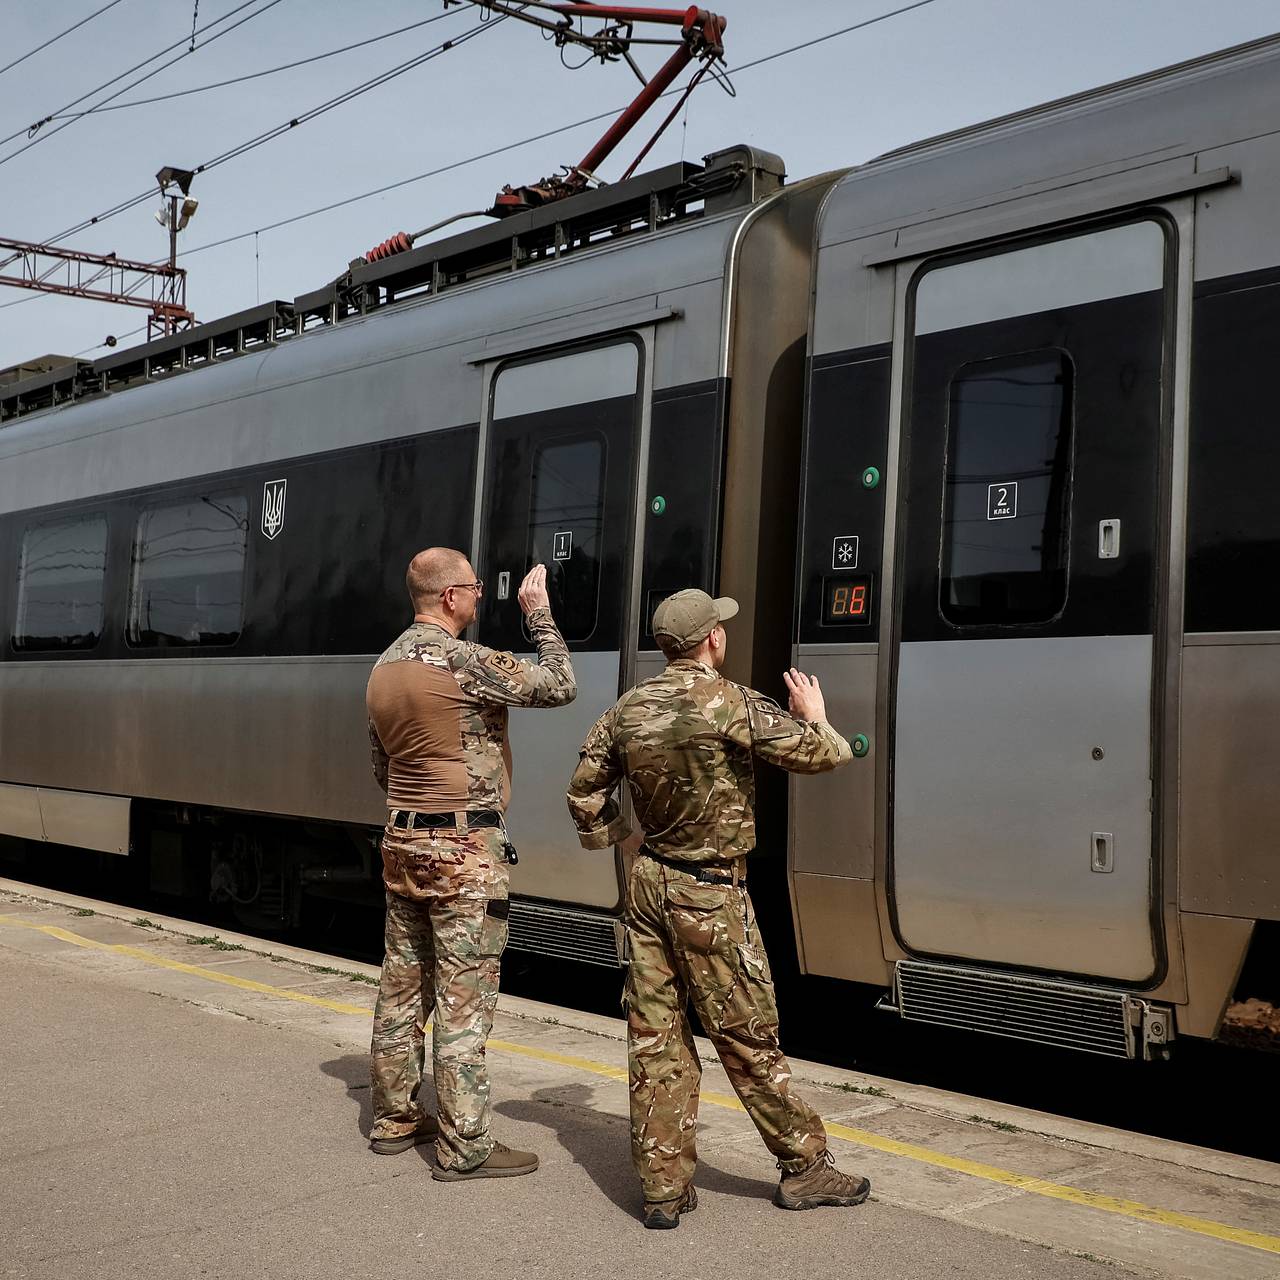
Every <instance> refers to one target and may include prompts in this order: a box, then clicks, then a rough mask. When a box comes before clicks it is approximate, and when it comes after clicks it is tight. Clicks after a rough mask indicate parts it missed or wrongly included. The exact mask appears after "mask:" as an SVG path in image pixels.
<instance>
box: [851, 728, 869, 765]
mask: <svg viewBox="0 0 1280 1280" xmlns="http://www.w3.org/2000/svg"><path fill="white" fill-rule="evenodd" d="M849 745H850V746H851V747H852V748H853V754H854V755H855V756H857V757H858V759H859V760H861V759H862V757H863V756H865V755H866V754H867V752H868V751H870V750H871V739H870V738H868V737H867V735H866V734H865V733H855V734H854V735H853V740H852V741H851V742H850V743H849Z"/></svg>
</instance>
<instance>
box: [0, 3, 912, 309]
mask: <svg viewBox="0 0 1280 1280" xmlns="http://www.w3.org/2000/svg"><path fill="white" fill-rule="evenodd" d="M936 2H937V0H912V3H909V4H905V5H900V6H899V7H898V8H896V9H891V10H888V11H886V12H885V13H881V14H876V15H873V16H872V17H870V18H865V19H863V20H862V21H859V22H855V23H850V24H849V25H847V26H844V27H840V28H837V29H836V30H834V31H829V32H826V33H825V34H823V35H820V36H815V37H814V38H812V39H810V40H805V41H802V42H801V43H799V44H796V45H791V46H789V47H788V48H786V49H779V50H775V51H774V52H773V53H769V54H765V55H763V56H762V57H759V58H755V59H752V60H751V61H749V62H744V63H742V64H740V65H739V66H737V67H733V68H730V70H731V71H733V73H734V74H735V75H736V74H738V73H741V72H744V71H750V70H752V69H754V68H756V67H760V66H763V65H765V64H766V63H769V62H774V61H776V60H777V59H779V58H784V57H788V56H790V55H792V54H796V53H800V52H802V51H803V50H805V49H810V48H813V47H815V46H816V45H821V44H824V43H826V42H827V41H829V40H835V39H839V38H840V37H842V36H846V35H850V34H852V33H853V32H855V31H860V30H863V29H865V28H867V27H871V26H874V25H876V24H877V23H881V22H886V21H888V20H890V19H892V18H896V17H899V16H901V15H903V14H906V13H910V12H912V11H913V10H916V9H923V8H925V7H927V6H928V5H931V4H934V3H936ZM500 21H502V18H500V17H495V16H491V17H490V18H488V19H486V20H485V22H483V23H482V24H481V25H480V27H479V28H473V29H472V31H470V32H468V33H467V35H468V37H469V36H470V35H472V34H474V33H475V32H476V31H478V30H484V29H486V28H488V27H491V26H493V25H496V23H497V22H500ZM446 43H449V42H446ZM452 43H453V44H455V45H456V44H457V43H458V41H456V40H455V41H453V42H452ZM682 92H684V90H683V89H671V90H668V91H667V93H666V94H664V95H663V96H664V97H668V96H671V95H672V94H676V93H682ZM621 110H623V108H622V107H614V108H610V109H609V110H607V111H600V112H596V113H595V114H593V115H589V116H584V117H583V118H582V119H579V120H574V121H571V122H569V123H567V124H563V125H558V126H556V127H554V128H551V129H545V130H542V131H540V132H538V133H535V134H530V135H529V136H528V137H525V138H521V139H518V140H517V141H514V142H509V143H504V144H502V145H500V146H497V147H491V148H489V149H488V150H486V151H482V152H478V153H476V154H474V155H470V156H466V157H463V158H462V159H460V160H455V161H452V162H450V163H449V164H445V165H440V166H438V167H437V168H434V169H428V170H426V171H425V172H423V173H419V174H414V175H413V176H412V177H409V178H401V179H399V180H397V181H396V182H390V183H386V184H384V185H382V186H380V187H375V188H373V189H371V190H369V191H362V192H359V193H357V194H356V195H352V196H347V197H345V198H343V199H341V200H334V201H330V202H329V203H327V204H323V205H319V206H317V207H316V208H313V209H308V210H305V211H304V212H302V213H297V214H293V215H291V216H289V217H287V218H279V219H277V220H275V221H273V222H269V223H266V224H264V225H262V226H259V227H254V228H252V229H250V230H247V231H242V232H238V233H237V234H235V235H230V236H224V237H222V238H221V239H218V240H211V241H209V242H207V243H206V244H201V245H195V246H193V247H192V248H190V249H185V250H183V251H182V252H180V253H179V255H178V256H179V257H180V258H187V257H191V256H192V255H194V254H197V253H204V252H206V251H208V250H211V249H217V248H221V247H223V246H225V245H228V244H235V243H237V242H239V241H241V240H247V239H249V238H250V237H253V236H257V235H261V234H263V233H265V232H268V231H275V230H278V229H280V228H281V227H286V226H292V225H294V224H296V223H298V222H303V221H306V220H308V219H310V218H314V217H318V216H320V215H321V214H325V213H330V212H332V211H334V210H335V209H341V208H345V207H347V206H348V205H352V204H357V203H359V202H361V201H363V200H369V199H373V198H374V197H376V196H380V195H385V194H386V193H387V192H390V191H396V190H399V189H400V188H402V187H407V186H411V185H413V184H414V183H418V182H424V181H426V180H427V179H430V178H434V177H439V176H441V175H442V174H445V173H452V172H454V171H456V170H458V169H462V168H465V167H467V166H469V165H472V164H478V163H480V162H481V161H483V160H489V159H492V158H493V157H495V156H499V155H504V154H506V153H508V152H511V151H516V150H519V149H520V148H521V147H526V146H530V145H532V144H533V143H535V142H543V141H545V140H546V139H548V138H553V137H557V136H559V135H561V134H565V133H570V132H572V131H573V130H575V129H580V128H584V127H586V126H587V125H589V124H596V123H598V122H599V121H601V120H609V119H614V118H616V116H617V115H618V113H619V112H620V111H621ZM272 136H278V135H277V134H275V133H274V132H273V133H272ZM269 140H270V139H269V138H266V139H264V141H269ZM257 145H261V143H258V144H257ZM237 153H239V152H237ZM217 162H218V163H222V162H223V160H222V159H219V160H218V161H217ZM209 167H211V164H206V165H204V166H201V168H202V169H207V168H209ZM153 194H154V191H153V190H152V189H149V190H148V191H146V192H145V193H143V194H142V195H140V196H137V197H133V198H132V199H130V200H127V201H122V202H121V203H120V204H119V205H117V206H113V207H112V208H111V209H109V210H106V211H104V213H102V214H99V215H96V216H95V217H93V218H89V219H86V220H84V221H82V222H80V223H78V224H77V225H76V226H75V227H72V228H69V229H68V230H66V231H63V232H59V233H58V235H57V236H53V237H50V240H51V241H53V240H59V239H63V238H65V237H66V236H69V235H74V234H76V233H78V232H80V231H82V230H84V229H85V228H87V227H90V226H93V225H96V224H97V223H99V222H102V221H105V220H106V219H107V218H110V217H114V216H115V215H116V214H117V213H122V212H124V211H125V210H126V209H130V208H134V207H135V206H136V205H138V204H141V203H143V202H144V201H145V200H149V199H151V198H152V196H153ZM46 296H48V295H45V294H36V295H33V296H32V297H29V298H18V299H15V300H14V301H13V302H7V303H0V310H3V309H5V308H7V307H14V306H21V305H22V304H23V303H26V302H33V301H36V300H38V299H39V298H41V297H46Z"/></svg>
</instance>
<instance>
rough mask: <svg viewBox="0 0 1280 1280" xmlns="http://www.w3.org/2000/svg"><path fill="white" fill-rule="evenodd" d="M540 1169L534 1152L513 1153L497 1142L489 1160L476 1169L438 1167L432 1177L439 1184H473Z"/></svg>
mask: <svg viewBox="0 0 1280 1280" xmlns="http://www.w3.org/2000/svg"><path fill="white" fill-rule="evenodd" d="M537 1167H538V1157H537V1156H535V1155H534V1154H533V1152H532V1151H512V1150H511V1148H510V1147H504V1146H503V1145H502V1143H500V1142H495V1143H494V1144H493V1150H492V1151H491V1152H489V1158H488V1159H487V1160H486V1161H485V1162H484V1163H483V1164H478V1165H476V1167H475V1168H474V1169H465V1170H463V1169H442V1168H441V1167H440V1166H439V1165H436V1166H435V1167H434V1168H433V1169H432V1170H431V1176H432V1177H433V1178H434V1179H435V1180H436V1181H437V1182H471V1181H473V1180H474V1179H476V1178H518V1177H519V1176H520V1175H521V1174H522V1173H532V1172H533V1171H534V1170H535V1169H536V1168H537Z"/></svg>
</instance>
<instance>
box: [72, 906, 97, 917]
mask: <svg viewBox="0 0 1280 1280" xmlns="http://www.w3.org/2000/svg"><path fill="white" fill-rule="evenodd" d="M73 914H75V915H78V916H96V915H97V914H98V913H97V912H96V911H94V910H93V908H92V907H77V908H76V909H75V912H74V913H73Z"/></svg>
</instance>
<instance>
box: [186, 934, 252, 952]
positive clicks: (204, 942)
mask: <svg viewBox="0 0 1280 1280" xmlns="http://www.w3.org/2000/svg"><path fill="white" fill-rule="evenodd" d="M187 946H189V947H212V948H213V949H214V950H215V951H247V950H248V948H247V947H242V946H241V945H240V944H239V943H238V942H226V941H224V940H223V939H222V938H218V937H215V936H214V935H213V934H206V935H205V936H203V937H199V938H188V939H187Z"/></svg>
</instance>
